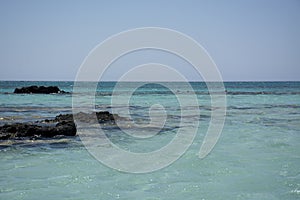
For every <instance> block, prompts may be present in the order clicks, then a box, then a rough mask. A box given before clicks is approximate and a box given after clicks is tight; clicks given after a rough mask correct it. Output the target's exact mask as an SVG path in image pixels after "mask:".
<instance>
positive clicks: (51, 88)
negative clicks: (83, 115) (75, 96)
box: [14, 85, 67, 94]
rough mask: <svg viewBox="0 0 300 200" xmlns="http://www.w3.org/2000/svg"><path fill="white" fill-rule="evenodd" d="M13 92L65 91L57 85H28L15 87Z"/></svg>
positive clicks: (46, 92)
mask: <svg viewBox="0 0 300 200" xmlns="http://www.w3.org/2000/svg"><path fill="white" fill-rule="evenodd" d="M14 93H16V94H57V93H67V92H65V91H63V90H60V89H59V88H58V87H57V86H49V87H45V86H36V85H33V86H29V87H22V88H16V89H15V91H14Z"/></svg>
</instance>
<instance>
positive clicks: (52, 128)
mask: <svg viewBox="0 0 300 200" xmlns="http://www.w3.org/2000/svg"><path fill="white" fill-rule="evenodd" d="M75 119H76V120H79V121H82V122H86V123H88V122H91V123H95V122H99V123H108V122H109V123H112V124H114V123H115V120H117V119H121V117H119V116H118V115H115V114H111V113H109V112H107V111H104V112H94V113H83V112H80V113H77V114H75ZM58 135H63V136H75V135H76V125H75V123H74V115H73V114H63V115H62V114H60V115H58V116H56V117H55V118H54V119H46V120H43V121H37V122H34V123H28V122H27V123H14V124H6V125H3V126H0V140H7V139H22V138H28V137H29V138H52V137H55V136H58Z"/></svg>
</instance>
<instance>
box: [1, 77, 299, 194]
mask: <svg viewBox="0 0 300 200" xmlns="http://www.w3.org/2000/svg"><path fill="white" fill-rule="evenodd" d="M35 84H36V85H58V86H59V87H60V88H61V89H63V90H65V91H69V92H71V91H72V87H73V83H72V82H0V125H3V124H5V123H13V122H24V121H36V120H40V119H45V118H52V117H55V116H56V115H58V114H60V113H70V112H71V109H72V95H71V94H64V95H55V94H53V95H41V94H34V95H32V94H31V95H30V94H12V92H13V90H14V88H16V87H21V86H29V85H35ZM191 84H192V86H193V88H194V91H195V92H196V94H197V98H198V101H199V105H198V106H197V108H200V112H201V115H200V117H198V118H197V117H191V118H190V120H199V121H200V126H199V129H198V133H197V136H196V138H195V140H194V142H193V144H192V145H191V147H190V148H189V149H188V150H187V152H186V153H185V154H184V155H183V156H182V157H181V158H180V159H178V160H177V161H176V162H174V163H173V164H171V165H170V166H168V167H166V168H164V169H161V170H159V171H155V172H152V173H146V174H130V173H124V172H118V171H116V170H114V169H111V168H109V167H107V166H104V165H103V164H101V163H100V162H98V161H97V160H96V159H94V158H93V157H92V156H91V155H90V154H89V153H88V151H87V150H86V149H85V147H84V146H83V145H82V143H81V141H80V139H79V138H78V137H76V138H62V139H56V140H38V141H30V140H27V141H2V142H1V146H0V162H1V163H0V199H195V200H198V199H213V200H214V199H299V198H300V167H299V166H300V145H299V144H300V82H230V83H225V87H226V90H227V115H226V121H225V125H224V129H223V132H222V135H221V137H220V139H219V141H218V143H217V145H216V146H215V148H214V149H213V151H212V152H211V153H210V154H209V155H208V156H207V157H205V158H204V159H199V158H198V157H197V153H198V151H199V148H200V146H201V143H202V141H203V138H204V136H205V133H206V131H207V127H208V123H209V120H210V112H211V108H210V97H209V95H208V93H207V88H206V86H205V84H204V83H191ZM114 85H115V83H112V82H106V83H101V84H99V85H98V89H97V93H96V97H95V102H96V107H95V109H96V110H108V111H111V106H110V100H111V98H110V95H111V93H112V90H113V87H114ZM174 85H175V87H177V88H180V87H181V83H174ZM132 87H133V86H132V83H128V85H127V87H124V88H123V90H122V91H119V93H118V95H120V98H121V97H122V94H123V93H124V94H125V93H126V92H128V91H129V90H130V88H132ZM90 91H92V88H91V87H90V85H89V83H86V85H85V86H84V87H82V91H81V92H80V93H79V94H77V95H82V96H84V95H86V94H87V93H88V92H90ZM189 92H190V91H184V92H183V94H186V95H189ZM156 103H159V104H161V105H163V106H164V107H165V108H166V112H167V114H168V118H167V121H166V127H167V128H166V129H164V130H163V131H161V132H160V134H158V135H156V136H155V137H153V138H151V139H145V140H138V141H137V140H132V139H131V138H130V137H126V136H124V135H122V134H120V133H119V131H120V130H118V129H111V130H110V129H108V130H106V132H107V134H109V136H110V139H111V140H112V141H113V142H114V143H115V144H117V145H119V146H120V147H122V148H124V149H127V150H132V151H137V152H138V151H141V152H147V151H153V150H155V149H158V148H160V147H162V146H164V145H165V144H166V143H168V141H170V140H171V139H172V138H173V137H174V136H175V134H176V131H177V130H178V123H179V121H180V117H179V115H180V113H179V112H178V110H179V108H180V107H179V104H178V101H177V100H176V96H175V95H174V94H173V93H171V92H170V91H169V90H168V89H167V88H164V87H162V86H160V85H159V84H150V85H149V84H148V85H145V86H144V87H141V88H139V89H138V90H137V91H136V92H135V93H134V96H133V97H132V99H131V101H130V113H131V115H132V117H133V119H134V120H135V121H137V122H147V121H149V118H148V117H149V116H148V110H149V107H150V106H151V105H153V104H156ZM123 106H124V105H119V107H118V108H117V111H118V113H117V114H120V115H121V116H122V113H123V112H124V110H125V106H124V107H123ZM191 109H196V107H192V108H191Z"/></svg>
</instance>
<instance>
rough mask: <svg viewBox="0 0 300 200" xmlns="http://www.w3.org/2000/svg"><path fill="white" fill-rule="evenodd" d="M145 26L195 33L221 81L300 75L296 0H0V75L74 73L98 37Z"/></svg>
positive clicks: (63, 75)
mask: <svg viewBox="0 0 300 200" xmlns="http://www.w3.org/2000/svg"><path fill="white" fill-rule="evenodd" d="M147 26H157V27H165V28H170V29H175V30H178V31H180V32H183V33H185V34H187V35H189V36H191V37H193V38H194V39H195V40H196V41H198V42H199V43H200V44H201V45H202V46H203V47H205V49H206V50H207V51H208V52H209V54H210V55H211V56H212V58H213V59H214V61H215V62H216V64H217V66H218V67H219V70H220V72H221V74H222V76H223V79H224V80H225V81H234V80H247V81H249V80H269V81H271V80H298V81H300V1H298V0H286V1H284V0H279V1H276V0H272V1H267V0H265V1H260V0H258V1H255V0H253V1H252V0H251V1H250V0H249V1H238V0H237V1H230V0H229V1H225V0H224V1H209V0H206V1H174V0H172V1H171V0H170V1H155V0H152V1H109V0H108V1H83V0H82V1H73V0H72V1H71V0H70V1H59V0H53V1H50V0H49V1H38V0H36V1H30V0H28V1H21V0H20V1H15V0H1V1H0V27H1V32H0V69H1V73H0V80H74V78H75V76H76V73H77V70H78V68H79V66H80V64H81V63H82V61H83V59H84V58H85V56H86V55H87V54H88V53H89V52H90V50H91V49H92V48H94V47H95V46H96V45H97V44H98V43H100V42H101V41H103V40H104V39H106V38H107V37H109V36H111V35H113V34H116V33H118V32H120V31H124V30H127V29H132V28H138V27H147ZM182 67H183V66H182ZM110 78H113V76H112V77H109V76H108V79H110Z"/></svg>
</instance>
